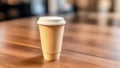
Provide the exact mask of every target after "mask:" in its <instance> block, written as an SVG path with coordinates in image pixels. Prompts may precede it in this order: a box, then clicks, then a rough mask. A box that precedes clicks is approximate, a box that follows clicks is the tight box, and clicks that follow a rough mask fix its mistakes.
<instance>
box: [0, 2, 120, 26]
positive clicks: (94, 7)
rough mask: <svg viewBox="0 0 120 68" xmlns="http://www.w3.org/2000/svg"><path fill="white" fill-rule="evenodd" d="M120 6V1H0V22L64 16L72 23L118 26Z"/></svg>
mask: <svg viewBox="0 0 120 68" xmlns="http://www.w3.org/2000/svg"><path fill="white" fill-rule="evenodd" d="M119 6H120V0H0V21H4V20H10V19H15V18H22V17H32V16H45V15H58V16H59V15H60V16H61V15H62V16H64V17H66V18H67V19H69V20H70V21H76V22H77V21H81V23H82V22H84V23H89V24H100V25H104V24H107V25H112V24H116V23H117V25H118V24H119V18H120V17H119V16H120V7H119ZM71 18H72V19H71ZM103 22H104V23H103ZM105 22H106V23H105ZM113 22H115V23H113Z"/></svg>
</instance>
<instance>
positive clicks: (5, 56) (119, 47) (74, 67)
mask: <svg viewBox="0 0 120 68" xmlns="http://www.w3.org/2000/svg"><path fill="white" fill-rule="evenodd" d="M0 68H120V28H119V27H108V26H98V25H87V24H79V23H78V24H77V23H76V24H67V25H66V28H65V33H64V40H63V48H62V53H61V59H60V60H59V61H52V62H45V61H44V60H43V56H42V52H41V44H40V39H39V33H38V27H37V24H36V21H35V19H34V18H23V19H16V20H11V21H3V22H0Z"/></svg>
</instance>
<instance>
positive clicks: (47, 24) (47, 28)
mask: <svg viewBox="0 0 120 68" xmlns="http://www.w3.org/2000/svg"><path fill="white" fill-rule="evenodd" d="M37 24H38V26H39V32H40V39H41V44H42V45H41V46H42V52H43V56H44V59H45V60H58V59H59V58H60V52H61V47H62V40H63V33H64V26H65V24H66V22H65V20H64V18H62V17H53V16H49V17H48V16H46V17H40V18H39V20H38V22H37Z"/></svg>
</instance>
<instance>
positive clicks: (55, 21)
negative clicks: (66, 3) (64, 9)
mask: <svg viewBox="0 0 120 68" xmlns="http://www.w3.org/2000/svg"><path fill="white" fill-rule="evenodd" d="M37 24H41V25H64V24H66V22H65V20H64V18H63V17H56V16H44V17H40V18H39V20H38V21H37Z"/></svg>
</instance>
